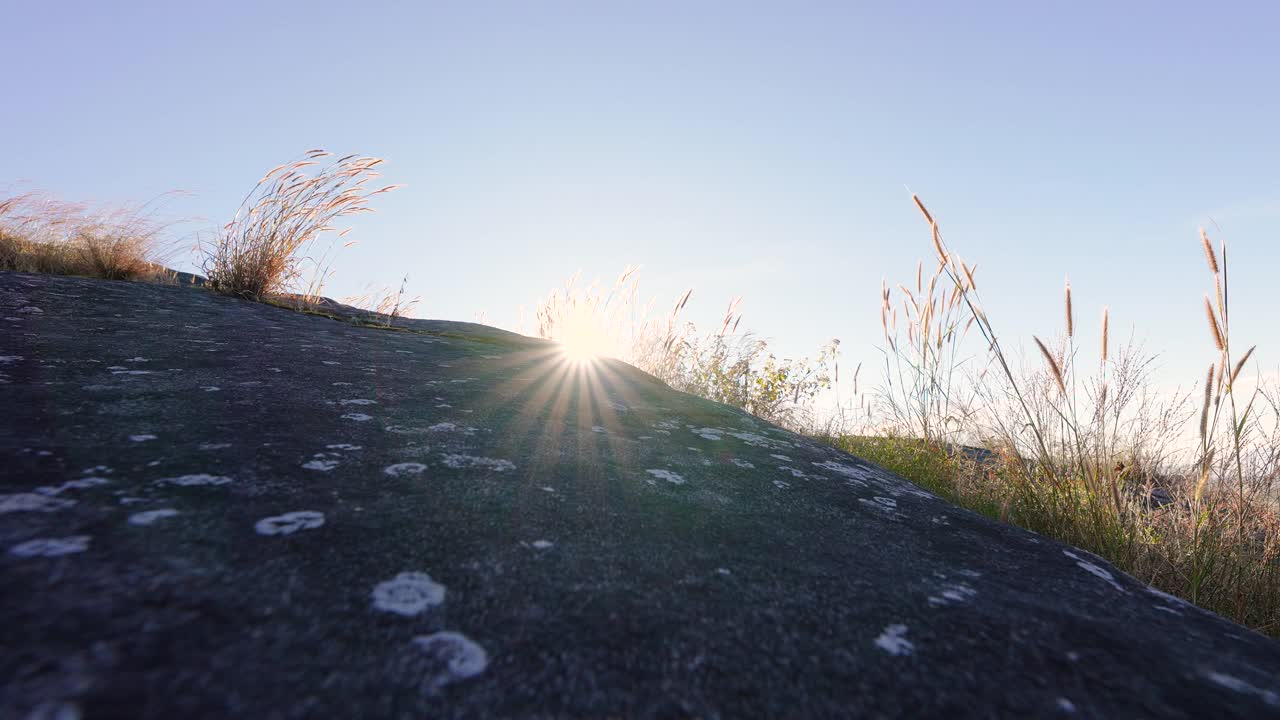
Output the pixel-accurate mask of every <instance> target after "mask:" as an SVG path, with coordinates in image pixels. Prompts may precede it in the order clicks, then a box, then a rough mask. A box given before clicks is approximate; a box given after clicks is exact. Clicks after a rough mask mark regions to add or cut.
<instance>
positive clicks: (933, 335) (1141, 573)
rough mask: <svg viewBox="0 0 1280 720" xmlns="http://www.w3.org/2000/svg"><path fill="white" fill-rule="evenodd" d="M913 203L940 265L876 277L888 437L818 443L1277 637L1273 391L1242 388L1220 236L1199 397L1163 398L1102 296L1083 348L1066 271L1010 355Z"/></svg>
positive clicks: (1279, 459)
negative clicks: (972, 449) (1035, 332)
mask: <svg viewBox="0 0 1280 720" xmlns="http://www.w3.org/2000/svg"><path fill="white" fill-rule="evenodd" d="M913 199H915V202H916V204H917V206H918V208H919V210H920V212H921V214H922V215H923V217H924V218H925V222H926V223H927V225H928V227H929V230H930V235H931V240H932V246H933V250H934V254H935V260H936V263H937V265H936V268H937V269H936V271H935V272H934V273H932V275H931V276H930V277H929V279H928V280H927V281H926V280H925V279H924V277H923V275H924V274H923V271H922V268H923V265H921V266H918V267H917V271H916V280H915V292H912V291H911V290H909V289H908V288H905V287H903V286H898V288H897V289H898V290H899V293H900V294H901V296H902V300H901V302H900V303H899V302H895V300H894V298H893V293H892V292H891V291H890V290H889V289H887V288H884V289H882V291H881V296H880V306H881V318H882V322H883V327H884V334H885V356H886V357H885V384H884V386H883V387H882V389H881V392H880V400H881V403H880V406H881V408H882V414H883V418H884V422H883V423H882V424H881V425H880V426H879V429H880V430H881V432H880V433H879V434H880V435H883V436H882V437H866V436H865V432H863V433H856V434H855V433H841V432H828V435H829V437H828V440H829V441H830V442H832V443H833V444H835V445H837V446H839V447H841V448H843V449H845V450H848V451H850V452H853V453H855V454H857V455H860V456H862V457H866V458H867V459H869V460H872V461H873V462H877V463H879V464H881V465H883V466H885V467H886V468H888V469H890V470H892V471H894V472H897V473H899V474H900V475H902V476H903V477H906V478H907V479H909V480H912V481H913V482H916V483H918V484H920V485H922V486H924V487H926V488H929V489H931V490H933V491H935V492H937V493H938V494H940V495H942V496H943V497H946V498H947V499H949V500H951V501H952V502H955V503H956V504H958V505H961V506H964V507H968V508H970V509H973V510H975V511H977V512H980V513H982V514H984V515H987V516H989V517H993V518H998V519H1000V520H1003V521H1006V522H1010V523H1013V524H1015V525H1020V526H1022V527H1025V528H1028V529H1031V530H1034V531H1037V532H1040V533H1042V534H1045V535H1048V536H1050V537H1054V538H1056V539H1058V540H1061V541H1063V542H1066V543H1070V544H1073V545H1076V546H1079V547H1082V548H1084V549H1086V550H1089V551H1091V552H1094V553H1096V554H1098V555H1101V556H1102V557H1105V558H1107V559H1108V560H1110V561H1111V562H1112V563H1113V564H1115V565H1116V566H1117V567H1120V568H1121V569H1123V570H1125V571H1127V572H1129V573H1131V574H1133V575H1135V576H1137V577H1139V578H1140V579H1142V580H1144V581H1146V582H1148V583H1150V584H1152V585H1154V586H1155V587H1157V588H1159V589H1161V590H1163V591H1165V592H1168V593H1170V594H1173V595H1176V596H1179V597H1182V598H1184V599H1186V600H1188V601H1190V602H1193V603H1195V604H1197V605H1200V606H1202V607H1205V608H1208V609H1210V610H1213V611H1215V612H1218V613H1220V614H1222V615H1224V616H1226V617H1229V618H1231V619H1233V620H1235V621H1236V622H1239V623H1241V624H1243V625H1246V626H1249V627H1252V628H1255V629H1257V630H1259V631H1261V632H1264V633H1268V634H1271V635H1273V636H1277V637H1280V517H1278V515H1277V503H1276V480H1277V479H1278V478H1280V413H1278V412H1277V410H1278V409H1280V402H1277V401H1278V400H1280V397H1278V396H1277V393H1275V392H1274V391H1271V390H1269V389H1268V388H1266V387H1263V386H1261V385H1258V386H1255V387H1253V388H1251V389H1250V388H1246V387H1244V382H1243V380H1242V374H1243V370H1244V368H1245V367H1246V364H1247V363H1248V362H1249V361H1250V360H1251V359H1252V358H1253V356H1254V349H1253V348H1249V349H1248V350H1246V351H1244V352H1238V351H1237V350H1236V349H1235V348H1236V345H1235V344H1234V341H1233V338H1232V335H1231V324H1230V317H1231V316H1230V310H1231V306H1230V299H1231V297H1230V292H1229V285H1228V274H1227V267H1228V266H1227V262H1226V245H1225V243H1224V244H1221V245H1220V247H1219V248H1218V249H1216V250H1215V248H1214V246H1213V245H1212V243H1211V242H1210V240H1209V238H1208V236H1207V235H1205V234H1204V233H1203V232H1202V234H1201V238H1200V245H1201V247H1202V249H1203V251H1204V253H1205V256H1206V264H1207V266H1208V267H1207V270H1208V276H1209V277H1208V279H1209V281H1210V283H1211V287H1212V290H1211V292H1209V293H1208V294H1207V295H1206V298H1205V304H1204V306H1205V318H1204V319H1202V320H1201V322H1204V323H1205V324H1206V325H1207V329H1206V332H1205V338H1206V340H1205V345H1206V350H1207V351H1208V352H1211V353H1212V354H1213V355H1214V356H1215V359H1214V362H1213V363H1212V364H1210V366H1209V368H1208V370H1207V372H1206V377H1205V379H1204V381H1203V384H1202V386H1201V392H1200V394H1199V397H1198V398H1196V399H1194V402H1193V399H1192V398H1189V397H1188V396H1186V395H1182V396H1175V397H1170V398H1160V397H1158V396H1156V395H1155V394H1154V393H1152V392H1151V391H1150V383H1149V377H1148V373H1149V369H1150V367H1151V364H1152V360H1153V358H1152V357H1150V356H1148V355H1146V354H1145V353H1144V352H1143V351H1142V348H1141V347H1138V346H1135V345H1134V344H1132V343H1129V344H1122V345H1120V346H1119V347H1116V346H1115V343H1113V342H1112V340H1111V338H1110V336H1109V333H1110V311H1109V310H1107V309H1105V308H1104V309H1103V310H1102V312H1101V314H1100V318H1101V322H1100V325H1099V329H1098V332H1099V342H1098V345H1099V354H1098V356H1097V357H1095V358H1085V357H1082V356H1081V355H1080V352H1079V350H1078V340H1077V336H1078V332H1079V330H1080V328H1079V327H1078V326H1077V323H1076V307H1075V306H1076V302H1075V298H1073V296H1072V292H1071V287H1070V284H1069V283H1068V284H1067V286H1066V287H1065V288H1064V292H1063V316H1062V317H1063V319H1062V326H1061V328H1060V330H1059V333H1058V334H1057V336H1056V337H1053V338H1050V339H1048V340H1046V339H1042V338H1041V337H1033V338H1032V341H1033V344H1034V348H1035V353H1034V355H1033V361H1038V362H1037V363H1036V364H1028V363H1019V362H1018V360H1017V358H1015V357H1014V356H1013V355H1012V353H1010V352H1009V350H1007V349H1006V346H1005V345H1004V344H1003V343H1002V342H1001V340H1000V337H999V336H998V335H997V333H996V330H995V327H994V325H993V323H992V320H991V318H990V316H989V315H988V314H987V312H986V311H985V309H984V306H983V303H982V299H981V296H980V294H979V286H978V284H977V283H976V282H975V273H974V266H971V265H968V264H966V263H965V262H964V261H963V260H961V259H960V257H959V255H958V254H957V253H955V252H954V251H953V250H952V249H951V248H950V247H949V246H948V245H947V244H946V242H945V240H944V238H943V236H942V234H941V232H940V230H939V227H938V223H937V222H936V220H935V219H934V218H933V216H932V214H931V213H930V212H929V211H928V209H927V208H926V207H925V206H924V204H923V203H922V202H920V201H919V199H916V198H913ZM899 309H901V311H902V312H901V315H899V314H898V311H899ZM900 320H901V327H900V326H899V321H900ZM970 330H976V331H977V333H976V334H974V338H975V339H976V338H977V337H978V336H980V337H981V341H982V345H981V347H980V349H979V350H978V351H977V352H976V353H975V354H974V355H973V356H969V355H967V354H966V352H965V351H964V350H962V343H963V342H964V340H965V338H966V334H967V333H969V331H970ZM966 364H968V367H966ZM1192 429H1194V430H1195V431H1196V432H1195V433H1194V435H1193V436H1192V442H1186V441H1185V439H1186V438H1187V435H1188V433H1187V432H1186V431H1188V430H1192ZM966 441H967V442H972V443H975V444H980V445H982V446H984V447H986V448H990V449H991V450H993V451H994V455H993V456H992V457H991V459H989V460H988V461H986V462H975V461H973V459H971V458H969V457H967V456H966V455H965V454H963V453H955V452H951V451H949V450H948V448H953V447H955V446H956V445H955V444H956V443H957V442H966Z"/></svg>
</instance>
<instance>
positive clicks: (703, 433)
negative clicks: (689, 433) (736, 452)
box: [693, 427, 724, 440]
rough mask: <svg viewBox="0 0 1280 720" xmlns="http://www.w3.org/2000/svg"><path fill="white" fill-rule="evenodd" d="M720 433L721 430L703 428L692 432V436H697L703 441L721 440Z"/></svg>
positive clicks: (722, 437)
mask: <svg viewBox="0 0 1280 720" xmlns="http://www.w3.org/2000/svg"><path fill="white" fill-rule="evenodd" d="M722 432H723V431H722V430H719V429H716V428H707V427H704V428H697V429H695V430H694V431H693V434H695V435H697V436H698V437H700V438H702V439H703V440H723V439H724V436H723V435H722V434H721V433H722Z"/></svg>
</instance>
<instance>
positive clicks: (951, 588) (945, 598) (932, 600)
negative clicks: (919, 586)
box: [929, 583, 978, 607]
mask: <svg viewBox="0 0 1280 720" xmlns="http://www.w3.org/2000/svg"><path fill="white" fill-rule="evenodd" d="M977 595H978V591H977V590H974V589H973V588H972V587H970V586H968V585H966V584H964V583H952V584H950V585H945V586H943V588H942V592H940V593H938V594H937V595H931V596H929V604H930V605H932V606H933V607H945V606H947V605H958V604H960V603H965V602H968V601H970V600H972V599H973V598H975V597H977Z"/></svg>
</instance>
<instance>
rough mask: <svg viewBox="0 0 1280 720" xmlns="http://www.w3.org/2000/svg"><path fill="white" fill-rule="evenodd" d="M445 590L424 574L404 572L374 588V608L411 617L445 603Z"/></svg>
mask: <svg viewBox="0 0 1280 720" xmlns="http://www.w3.org/2000/svg"><path fill="white" fill-rule="evenodd" d="M444 595H445V589H444V586H443V585H441V584H440V583H438V582H436V581H434V580H432V579H431V576H430V575H428V574H426V573H422V572H402V573H400V574H399V575H396V576H395V577H394V578H392V579H391V580H386V581H384V582H380V583H378V584H377V586H375V587H374V588H373V606H374V607H375V608H377V609H378V610H383V611H386V612H390V613H395V614H397V615H404V616H406V617H411V616H413V615H417V614H418V613H420V612H422V611H424V610H427V609H428V608H433V607H435V606H437V605H439V604H441V603H443V602H444Z"/></svg>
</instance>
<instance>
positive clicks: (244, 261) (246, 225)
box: [201, 150, 400, 299]
mask: <svg viewBox="0 0 1280 720" xmlns="http://www.w3.org/2000/svg"><path fill="white" fill-rule="evenodd" d="M329 157H332V153H329V152H326V151H324V150H310V151H308V152H307V153H305V154H304V156H303V158H302V159H300V160H295V161H293V162H290V163H286V164H284V165H279V166H277V167H275V168H272V169H271V170H270V171H268V172H267V174H266V175H264V176H263V177H262V179H261V180H259V181H258V183H257V184H256V185H255V186H254V187H253V190H251V191H250V192H249V194H248V195H246V196H245V199H244V201H243V202H242V203H241V205H240V209H239V211H237V212H236V215H235V218H233V219H232V220H231V221H230V222H228V223H227V224H226V225H225V226H223V228H222V230H221V231H220V232H219V233H218V235H217V237H216V239H215V240H214V242H213V243H212V244H211V245H209V246H202V247H201V253H202V254H203V262H202V267H203V269H204V272H205V274H206V275H208V277H209V286H210V287H211V288H212V289H214V290H216V291H218V292H222V293H226V294H229V295H237V296H240V297H247V298H252V299H260V298H262V297H264V296H267V295H282V294H287V293H291V292H294V293H299V294H300V295H301V296H302V297H303V298H318V297H319V295H320V292H321V290H322V289H323V286H324V282H325V280H326V279H327V278H328V276H329V274H330V264H329V260H328V253H327V252H321V253H319V254H316V253H315V251H316V244H317V241H318V239H319V238H320V237H321V236H323V235H325V234H326V233H330V232H333V233H335V234H336V239H337V240H342V239H343V238H345V237H346V235H347V233H348V232H349V231H350V228H347V229H344V230H341V231H338V230H337V229H336V228H334V227H333V223H335V222H337V221H339V220H340V219H341V218H344V217H349V216H352V215H358V214H361V213H368V212H373V208H371V207H370V206H369V200H370V198H372V197H373V196H375V195H379V194H381V193H385V192H389V191H391V190H394V189H396V188H397V187H400V186H398V185H387V186H384V187H381V188H378V189H376V190H374V189H370V187H369V186H368V183H369V182H370V181H371V180H373V179H375V178H378V177H379V176H380V174H379V173H378V172H377V171H376V170H374V168H376V167H377V166H379V165H380V164H382V162H383V161H382V160H380V159H378V158H372V157H364V156H360V155H347V156H345V157H342V158H338V159H336V160H333V161H331V162H329V163H328V164H324V165H322V164H321V163H320V160H322V159H325V158H329ZM350 244H352V243H349V242H348V243H346V246H349V245H350Z"/></svg>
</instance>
